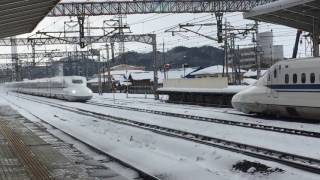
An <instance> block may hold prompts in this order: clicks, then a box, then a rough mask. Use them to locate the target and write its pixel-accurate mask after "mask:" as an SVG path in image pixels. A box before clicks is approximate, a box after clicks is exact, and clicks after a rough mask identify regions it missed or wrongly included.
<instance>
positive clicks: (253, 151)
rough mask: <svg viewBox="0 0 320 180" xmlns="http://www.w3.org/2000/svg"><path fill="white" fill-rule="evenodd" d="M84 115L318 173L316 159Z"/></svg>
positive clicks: (146, 125)
mask: <svg viewBox="0 0 320 180" xmlns="http://www.w3.org/2000/svg"><path fill="white" fill-rule="evenodd" d="M40 103H41V102H40ZM42 103H44V102H42ZM50 104H51V103H48V105H50ZM51 106H53V107H56V108H59V106H60V107H61V105H58V104H51ZM63 108H69V107H66V106H64V107H63ZM63 108H62V109H63ZM74 109H75V108H74ZM65 110H67V109H65ZM77 110H79V112H78V113H80V114H81V112H80V111H84V110H83V109H82V110H81V109H77ZM86 113H91V114H93V115H95V116H98V117H96V118H98V119H101V117H103V118H105V119H106V118H109V119H108V121H113V122H115V123H121V124H126V125H130V126H135V127H139V128H140V129H147V130H151V131H153V132H156V133H158V134H164V135H167V136H174V137H179V138H182V139H186V140H189V141H193V142H197V143H202V144H206V145H209V146H214V147H219V148H222V149H227V150H229V151H233V152H240V153H243V154H247V155H250V156H253V157H259V158H263V159H268V160H274V161H277V162H281V163H284V164H287V165H290V166H294V167H298V168H301V169H305V170H309V171H312V172H319V169H318V167H319V163H320V162H319V160H317V159H312V158H307V157H302V156H298V155H295V154H290V153H284V152H279V151H275V150H271V149H265V148H261V147H257V146H252V145H246V144H243V143H237V142H232V141H226V140H223V139H218V138H213V137H210V136H205V135H200V134H195V133H191V132H188V131H182V130H177V129H170V128H168V127H160V126H155V125H151V124H148V123H142V122H137V121H133V120H128V119H123V118H120V119H119V118H118V119H117V118H114V117H112V118H114V119H110V117H111V116H106V115H104V114H100V113H93V112H92V111H89V110H87V111H86ZM99 116H100V117H99ZM93 117H94V116H93ZM130 139H131V138H130Z"/></svg>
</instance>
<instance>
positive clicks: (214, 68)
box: [191, 65, 246, 75]
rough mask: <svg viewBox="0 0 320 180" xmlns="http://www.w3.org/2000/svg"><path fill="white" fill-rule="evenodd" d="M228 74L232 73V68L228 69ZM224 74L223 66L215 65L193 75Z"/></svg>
mask: <svg viewBox="0 0 320 180" xmlns="http://www.w3.org/2000/svg"><path fill="white" fill-rule="evenodd" d="M228 72H232V68H230V67H229V68H228ZM241 72H246V71H245V70H241ZM222 73H223V66H222V65H215V66H210V67H206V68H204V69H200V70H198V71H196V72H193V73H191V75H214V74H222Z"/></svg>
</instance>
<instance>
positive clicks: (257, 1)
mask: <svg viewBox="0 0 320 180" xmlns="http://www.w3.org/2000/svg"><path fill="white" fill-rule="evenodd" d="M273 1H276V0H180V1H178V0H166V1H164V0H154V1H146V0H135V1H105V2H80V3H76V2H72V3H60V4H57V5H56V7H55V8H54V9H53V10H52V11H51V12H50V13H49V14H48V16H49V17H56V16H99V15H120V14H147V13H216V12H246V11H248V10H250V9H252V8H253V7H255V6H258V5H262V4H266V3H270V2H273Z"/></svg>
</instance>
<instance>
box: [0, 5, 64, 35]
mask: <svg viewBox="0 0 320 180" xmlns="http://www.w3.org/2000/svg"><path fill="white" fill-rule="evenodd" d="M59 1H60V0H0V38H4V37H10V36H15V35H19V34H24V33H29V32H31V31H32V30H33V29H34V28H35V27H36V26H37V25H38V23H39V22H40V21H41V20H42V19H43V18H44V17H45V16H46V15H47V14H48V13H49V12H50V11H51V9H52V8H53V7H54V6H55V5H56V4H57V3H58V2H59Z"/></svg>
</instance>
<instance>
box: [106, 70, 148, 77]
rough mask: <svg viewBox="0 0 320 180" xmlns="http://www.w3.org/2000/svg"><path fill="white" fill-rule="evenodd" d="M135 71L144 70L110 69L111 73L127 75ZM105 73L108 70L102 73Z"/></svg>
mask: <svg viewBox="0 0 320 180" xmlns="http://www.w3.org/2000/svg"><path fill="white" fill-rule="evenodd" d="M136 72H145V71H143V70H116V71H110V74H111V75H125V76H129V75H130V74H131V73H136ZM104 74H105V75H108V72H105V73H104Z"/></svg>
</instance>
